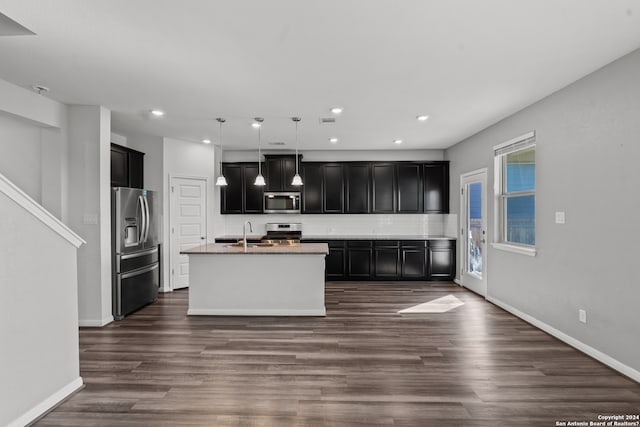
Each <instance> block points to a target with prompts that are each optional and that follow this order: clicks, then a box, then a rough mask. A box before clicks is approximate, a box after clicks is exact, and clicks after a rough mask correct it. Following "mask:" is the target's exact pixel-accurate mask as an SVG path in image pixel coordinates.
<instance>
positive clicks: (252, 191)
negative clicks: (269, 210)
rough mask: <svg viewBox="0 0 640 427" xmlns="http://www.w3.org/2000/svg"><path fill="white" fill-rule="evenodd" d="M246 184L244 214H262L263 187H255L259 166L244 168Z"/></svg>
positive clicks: (249, 165)
mask: <svg viewBox="0 0 640 427" xmlns="http://www.w3.org/2000/svg"><path fill="white" fill-rule="evenodd" d="M242 172H243V177H242V179H243V182H244V196H243V197H244V200H243V202H244V213H262V210H263V200H262V199H263V197H262V194H263V190H262V189H263V187H260V186H258V185H253V183H254V182H255V180H256V177H257V176H258V165H257V164H248V165H244V166H243V171H242Z"/></svg>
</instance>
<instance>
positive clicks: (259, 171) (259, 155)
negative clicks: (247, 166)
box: [258, 123, 262, 175]
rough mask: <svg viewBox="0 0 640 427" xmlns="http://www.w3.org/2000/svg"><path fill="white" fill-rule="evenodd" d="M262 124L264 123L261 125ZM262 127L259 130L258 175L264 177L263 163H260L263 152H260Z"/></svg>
mask: <svg viewBox="0 0 640 427" xmlns="http://www.w3.org/2000/svg"><path fill="white" fill-rule="evenodd" d="M261 124H262V123H261ZM261 128H262V126H260V127H259V128H258V175H262V163H261V162H260V158H261V157H262V156H261V151H260V130H261Z"/></svg>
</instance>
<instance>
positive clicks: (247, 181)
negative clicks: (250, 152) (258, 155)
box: [220, 163, 263, 214]
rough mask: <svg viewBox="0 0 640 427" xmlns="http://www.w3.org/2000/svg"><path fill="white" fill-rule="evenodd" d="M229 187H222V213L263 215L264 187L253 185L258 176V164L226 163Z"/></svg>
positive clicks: (223, 169)
mask: <svg viewBox="0 0 640 427" xmlns="http://www.w3.org/2000/svg"><path fill="white" fill-rule="evenodd" d="M222 171H223V174H224V176H225V177H226V178H227V183H228V184H227V185H226V186H224V187H220V188H221V190H220V213H223V214H243V213H262V211H263V206H262V203H263V201H262V195H263V190H262V188H263V187H259V186H256V185H253V183H254V181H255V179H256V176H258V164H257V163H224V164H223V165H222Z"/></svg>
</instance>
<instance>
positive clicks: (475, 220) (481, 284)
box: [460, 169, 487, 296]
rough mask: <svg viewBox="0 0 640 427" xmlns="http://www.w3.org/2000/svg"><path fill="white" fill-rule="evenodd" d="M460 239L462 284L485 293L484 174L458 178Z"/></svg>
mask: <svg viewBox="0 0 640 427" xmlns="http://www.w3.org/2000/svg"><path fill="white" fill-rule="evenodd" d="M460 186H461V188H460V207H461V215H460V224H461V226H460V233H461V235H460V237H461V243H462V245H461V246H462V250H463V253H462V259H463V262H462V265H463V268H462V272H461V273H462V277H461V279H462V285H463V286H464V287H466V288H469V289H470V290H472V291H474V292H476V293H478V294H480V295H482V296H486V294H487V278H486V276H487V275H486V268H487V251H486V246H487V171H486V169H483V170H480V171H474V172H470V173H468V174H463V175H462V176H461V177H460Z"/></svg>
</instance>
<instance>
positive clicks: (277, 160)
mask: <svg viewBox="0 0 640 427" xmlns="http://www.w3.org/2000/svg"><path fill="white" fill-rule="evenodd" d="M299 157H302V156H299ZM264 158H265V163H264V166H265V181H266V182H267V185H266V191H300V187H296V186H293V185H291V181H292V180H293V176H294V175H295V173H296V158H295V156H291V155H266V156H264ZM303 182H304V180H303ZM305 184H306V183H305Z"/></svg>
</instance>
